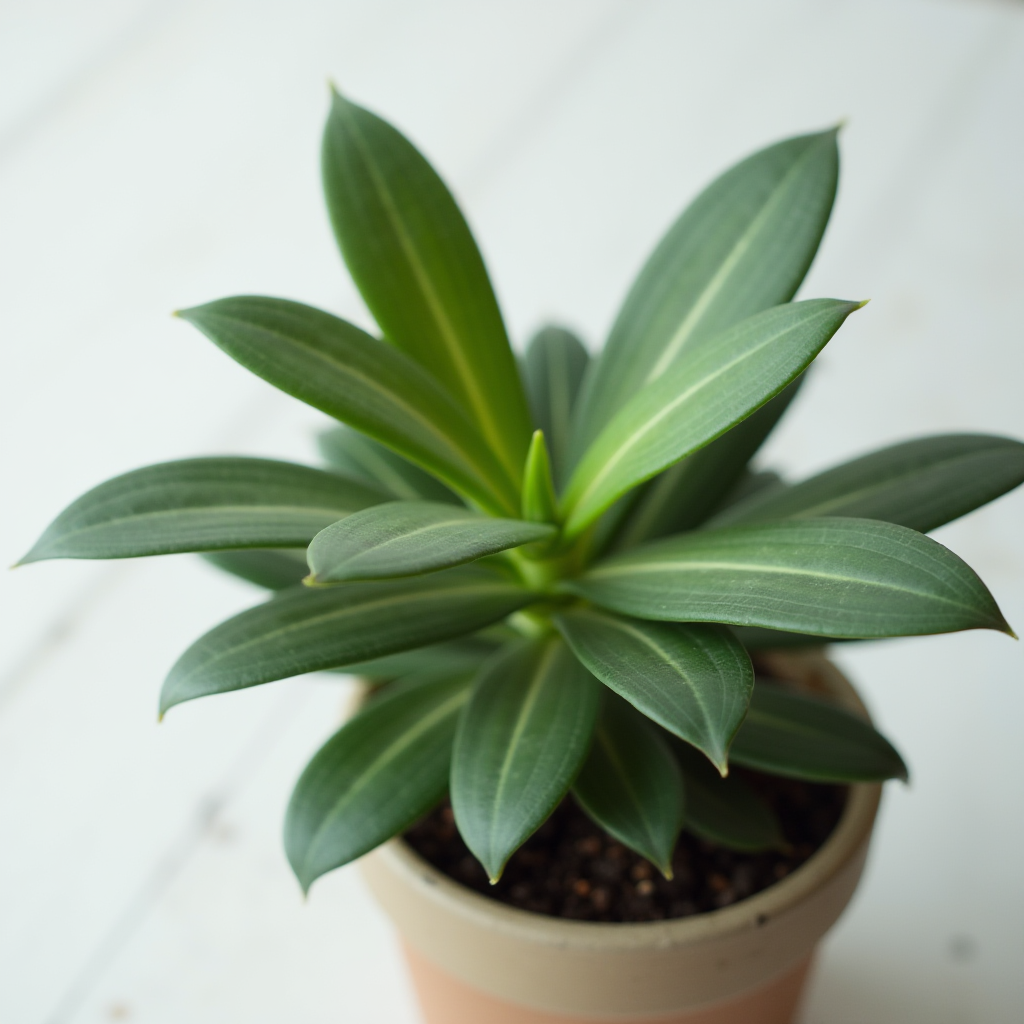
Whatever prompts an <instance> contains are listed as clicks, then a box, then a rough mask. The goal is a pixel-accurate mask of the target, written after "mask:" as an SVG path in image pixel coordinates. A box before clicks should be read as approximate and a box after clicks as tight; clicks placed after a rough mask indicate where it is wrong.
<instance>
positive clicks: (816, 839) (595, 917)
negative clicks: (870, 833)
mask: <svg viewBox="0 0 1024 1024" xmlns="http://www.w3.org/2000/svg"><path fill="white" fill-rule="evenodd" d="M739 773H740V772H739V771H737V774H739ZM742 774H743V777H744V778H745V779H746V780H747V781H748V782H749V783H751V784H752V785H754V786H755V787H756V788H757V790H758V791H759V792H760V794H761V795H762V796H763V797H764V798H765V799H766V800H768V801H769V802H770V803H771V805H772V806H773V807H774V809H775V812H776V814H778V815H779V818H780V820H781V822H782V828H783V832H784V833H785V836H786V839H787V841H788V842H789V844H790V848H789V849H788V850H787V851H786V852H780V851H776V850H772V851H767V852H764V853H739V852H736V851H734V850H728V849H726V848H724V847H722V846H718V845H716V844H715V843H710V842H707V841H706V840H703V839H698V838H697V837H696V836H692V835H690V834H689V833H686V832H684V833H683V834H682V835H681V836H680V838H679V842H678V843H677V845H676V851H675V856H674V857H673V860H672V867H673V872H674V874H675V877H674V878H673V880H672V881H667V880H666V879H665V878H663V877H662V876H661V874H660V873H659V872H658V870H657V869H656V868H655V867H654V866H653V865H651V864H650V863H649V862H648V861H646V860H645V859H644V858H643V857H640V856H639V855H638V854H635V853H633V851H632V850H629V849H627V848H626V847H625V846H623V845H622V844H621V843H619V842H618V841H617V840H615V839H613V838H612V837H611V836H609V835H608V834H607V833H606V832H604V831H602V830H601V829H600V828H599V827H598V826H597V825H595V824H594V823H593V822H592V821H591V820H590V819H589V818H588V817H587V816H586V815H585V814H584V813H583V811H581V810H580V808H579V807H578V806H577V805H576V803H575V802H574V801H573V800H572V798H571V797H567V798H566V799H565V800H564V801H563V802H562V804H561V805H560V806H559V807H558V808H557V809H556V810H555V812H554V814H552V815H551V817H550V818H549V819H548V820H547V821H546V822H545V823H544V824H543V825H542V826H541V827H540V829H539V830H538V831H537V832H536V833H535V834H534V835H533V836H531V838H530V839H528V840H527V842H526V844H525V845H524V846H523V847H521V848H520V849H519V850H518V851H517V852H516V853H515V854H514V855H513V857H512V859H511V860H510V861H509V863H508V866H507V867H506V868H505V873H504V874H503V875H502V878H501V881H499V882H498V884H497V885H490V884H489V883H488V881H487V875H486V873H485V872H484V869H483V868H482V867H481V866H480V864H479V862H478V861H477V860H476V858H475V857H474V856H473V855H472V854H471V853H470V852H469V850H468V849H467V847H466V845H465V843H463V841H462V838H461V836H460V835H459V833H458V830H457V829H456V828H455V819H454V816H453V814H452V809H451V805H450V804H448V803H447V802H445V803H444V804H442V805H441V806H440V807H438V808H437V809H436V810H435V811H433V812H432V813H431V814H429V815H428V816H427V817H426V818H424V819H422V820H421V821H420V822H418V823H417V824H416V825H414V826H413V827H412V828H411V829H410V830H409V831H408V832H406V834H405V839H406V840H407V841H408V843H409V844H410V845H411V846H412V847H413V849H415V850H416V851H417V853H419V855H420V856H421V857H423V858H424V859H425V860H427V861H429V862H430V863H431V864H433V865H434V867H436V868H438V869H439V870H440V871H443V872H444V873H445V874H446V875H448V876H449V877H451V878H453V879H455V881H457V882H461V883H462V884H463V885H465V886H468V887H469V888H470V889H475V890H476V891H477V892H479V893H482V894H483V895H484V896H489V897H490V898H491V899H496V900H500V901H501V902H503V903H508V904H510V905H511V906H513V907H519V908H521V909H523V910H531V911H533V912H535V913H538V914H548V915H551V916H553V917H566V918H571V919H574V920H578V921H617V922H626V921H661V920H665V919H666V918H673V917H688V916H689V915H691V914H700V913H703V912H705V911H708V910H717V909H719V908H720V907H727V906H729V904H730V903H735V902H736V901H737V900H741V899H743V898H744V897H746V896H752V895H753V894H754V893H756V892H760V891H761V890H762V889H766V888H768V886H770V885H772V884H773V883H774V882H777V881H779V880H780V879H783V878H785V877H786V875H788V874H789V873H790V872H791V871H793V870H795V869H796V868H798V867H799V866H800V865H801V864H803V862H804V861H805V860H807V859H808V858H809V857H810V856H811V855H812V854H813V853H814V852H815V851H816V850H817V849H818V848H819V847H820V846H821V845H822V843H824V841H825V840H826V839H827V838H828V836H829V834H830V833H831V832H832V830H833V828H835V826H836V823H837V822H838V821H839V816H840V814H841V813H842V809H843V804H844V802H845V799H846V788H845V787H844V786H823V785H815V784H812V783H807V782H797V781H795V780H791V779H781V778H778V777H776V776H769V775H761V774H760V773H756V772H745V771H744V772H742Z"/></svg>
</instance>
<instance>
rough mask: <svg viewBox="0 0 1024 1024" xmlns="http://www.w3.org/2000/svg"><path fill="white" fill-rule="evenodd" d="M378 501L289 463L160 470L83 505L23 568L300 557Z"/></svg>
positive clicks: (212, 463) (60, 520)
mask: <svg viewBox="0 0 1024 1024" xmlns="http://www.w3.org/2000/svg"><path fill="white" fill-rule="evenodd" d="M383 500H385V495H384V494H382V493H381V492H380V491H375V490H371V489H370V488H368V487H365V486H363V485H362V484H357V483H355V482H354V481H349V480H343V479H342V478H341V477H338V476H335V475H334V474H333V473H325V472H323V470H319V469H311V468H309V467H308V466H297V465H295V464H294V463H290V462H275V461H273V460H271V459H244V458H212V459H183V460H181V461H180V462H164V463H160V464H159V465H156V466H146V467H145V468H144V469H136V470H133V471H132V472H130V473H125V474H124V475H122V476H118V477H114V479H113V480H108V481H107V482H106V483H102V484H100V485H99V486H98V487H94V488H93V489H92V490H91V491H88V492H87V493H86V494H84V495H82V497H81V498H79V499H78V500H77V501H74V502H72V503H71V504H70V505H69V506H68V507H67V508H66V509H65V510H64V511H63V512H61V514H60V515H59V516H58V517H57V518H56V519H55V520H54V521H53V522H52V523H51V524H50V525H49V526H48V527H47V528H46V531H45V532H44V533H43V535H42V536H41V537H40V538H39V540H37V541H36V543H35V545H34V546H33V548H32V550H31V551H29V553H28V554H27V555H25V557H24V558H22V560H21V562H22V563H26V562H38V561H40V560H41V559H44V558H135V557H137V556H140V555H167V554H174V553H176V552H181V551H210V550H215V549H218V548H262V547H305V546H306V545H307V544H308V543H309V542H310V541H311V540H312V539H313V537H315V536H316V534H317V533H319V532H320V530H322V529H323V528H324V527H325V526H327V525H328V524H330V523H333V522H335V521H337V520H338V519H342V518H344V517H345V516H347V515H348V514H349V513H351V512H355V511H356V510H357V509H363V508H366V507H367V506H369V505H374V504H376V503H377V502H379V501H383Z"/></svg>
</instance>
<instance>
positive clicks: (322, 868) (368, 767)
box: [284, 677, 469, 892]
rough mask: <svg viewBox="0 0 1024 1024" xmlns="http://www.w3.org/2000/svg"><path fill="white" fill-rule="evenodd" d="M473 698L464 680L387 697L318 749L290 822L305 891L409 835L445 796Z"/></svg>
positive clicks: (289, 839)
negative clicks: (463, 717)
mask: <svg viewBox="0 0 1024 1024" xmlns="http://www.w3.org/2000/svg"><path fill="white" fill-rule="evenodd" d="M468 696H469V679H468V678H465V677H464V678H461V679H460V678H456V679H447V680H444V681H442V682H435V683H430V684H426V685H423V686H418V687H415V688H411V689H408V690H405V691H404V692H400V693H395V694H393V695H390V696H387V697H381V699H379V700H377V701H374V702H373V704H372V705H370V706H369V707H367V708H366V709H365V710H364V711H362V712H361V713H360V714H358V715H356V717H355V718H353V719H352V720H351V721H350V722H349V723H348V724H347V725H345V726H343V727H342V728H341V729H340V730H338V732H336V733H335V734H334V735H333V736H332V737H331V738H330V739H329V740H328V741H327V742H326V743H325V744H324V745H323V746H322V747H321V748H320V750H319V751H317V753H316V755H315V756H314V757H313V759H312V760H311V761H310V762H309V764H308V765H307V767H306V770H305V771H304V772H303V773H302V775H301V776H300V777H299V781H298V782H297V783H296V785H295V790H294V791H293V793H292V798H291V801H290V802H289V804H288V812H287V814H286V816H285V822H284V846H285V852H286V853H287V855H288V860H289V862H290V863H291V866H292V870H293V871H294V872H295V875H296V877H297V878H298V880H299V884H300V885H301V886H302V889H303V892H307V891H308V890H309V887H310V885H312V883H313V882H314V881H315V880H316V879H317V878H319V877H320V876H321V875H323V874H326V873H327V872H328V871H333V870H334V869H335V868H340V867H341V866H342V865H343V864H348V863H349V862H350V861H353V860H355V859H356V858H357V857H361V856H362V855H363V854H364V853H368V852H369V851H370V850H372V849H373V848H374V847H376V846H379V845H380V844H381V843H383V842H385V841H387V840H388V839H390V838H391V837H392V836H394V835H397V834H399V833H400V832H402V831H404V830H405V829H406V828H408V827H409V826H410V825H411V824H412V823H413V822H414V821H416V819H417V818H419V817H421V816H422V815H424V814H426V813H427V811H429V810H430V809H431V807H433V806H434V804H436V803H437V802H438V801H439V800H440V799H441V797H443V796H444V793H445V790H446V789H447V788H448V769H449V765H450V763H451V753H452V740H453V738H454V736H455V726H456V722H457V721H458V716H459V712H460V711H461V710H462V706H463V705H464V704H465V702H466V699H467V697H468Z"/></svg>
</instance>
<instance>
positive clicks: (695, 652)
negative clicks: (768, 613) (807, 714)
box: [555, 608, 754, 772]
mask: <svg viewBox="0 0 1024 1024" xmlns="http://www.w3.org/2000/svg"><path fill="white" fill-rule="evenodd" d="M555 623H556V625H557V626H558V628H559V630H560V631H561V632H562V635H563V636H564V637H565V638H566V640H567V641H568V643H569V646H570V647H572V649H573V652H574V653H575V655H576V657H578V658H579V659H580V661H582V662H583V664H584V665H586V666H587V668H589V669H590V671H591V672H593V673H594V675H595V676H597V678H598V679H600V680H601V682H603V683H604V684H605V685H606V686H608V687H610V688H611V689H612V690H614V691H615V692H616V693H618V694H619V695H620V696H622V697H624V698H625V699H626V700H627V701H629V703H630V704H632V705H633V706H634V707H636V708H637V709H638V710H640V711H642V712H643V713H644V714H645V715H647V716H648V717H649V718H651V719H652V720H653V721H655V722H657V723H658V724H659V725H661V726H663V727H664V728H666V729H668V731H669V732H672V733H675V734H676V736H679V737H680V738H681V739H684V740H686V741H687V742H688V743H692V744H693V745H694V746H695V747H697V748H698V749H699V750H702V751H703V752H704V753H705V754H706V755H707V757H708V758H709V759H710V760H711V761H712V762H713V763H714V764H715V765H716V766H717V767H718V769H719V770H720V771H722V772H725V770H726V767H727V765H728V753H729V744H730V743H731V742H732V739H733V736H735V735H736V730H737V729H738V728H739V726H740V722H742V721H743V716H744V715H745V714H746V712H747V703H748V702H749V700H750V693H751V691H752V690H753V688H754V669H753V667H752V666H751V664H750V658H749V657H748V656H747V652H746V651H745V650H744V649H743V647H742V645H741V644H740V643H739V642H738V641H737V640H736V639H735V638H734V637H733V635H732V634H731V633H730V632H729V631H728V630H727V629H726V628H725V627H723V626H714V625H709V624H705V623H675V622H669V623H664V622H645V621H643V620H641V619H629V618H625V617H623V616H621V615H614V614H610V613H608V612H604V611H601V610H600V609H599V608H570V609H567V610H566V611H564V612H560V613H559V614H557V615H556V616H555Z"/></svg>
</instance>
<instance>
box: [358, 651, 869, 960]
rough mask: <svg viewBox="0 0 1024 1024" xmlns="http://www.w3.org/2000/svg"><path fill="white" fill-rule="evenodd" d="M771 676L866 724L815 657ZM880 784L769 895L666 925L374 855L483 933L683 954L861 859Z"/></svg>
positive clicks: (400, 856) (785, 659)
mask: <svg viewBox="0 0 1024 1024" xmlns="http://www.w3.org/2000/svg"><path fill="white" fill-rule="evenodd" d="M764 661H765V662H766V667H767V669H768V671H769V672H772V673H773V674H777V677H779V678H782V679H785V680H788V681H791V682H793V683H795V684H796V685H798V686H800V687H801V688H805V689H807V690H810V691H812V692H814V691H817V692H819V693H823V694H828V695H829V696H830V697H831V698H832V699H834V700H836V701H837V702H838V703H839V704H840V705H841V706H845V707H846V708H847V709H848V710H851V711H853V712H854V713H859V714H861V715H863V716H864V718H866V719H867V720H868V721H870V715H869V713H868V710H867V708H866V707H865V706H864V704H863V702H862V701H861V699H860V695H859V694H858V693H857V691H856V689H854V687H853V685H852V684H851V683H850V681H849V680H848V679H847V678H846V677H845V676H844V675H843V673H842V672H841V671H840V670H839V669H838V668H837V667H836V666H835V664H834V663H833V662H831V661H829V660H828V658H827V657H825V656H824V652H823V651H822V650H820V649H817V648H813V649H809V650H805V651H800V652H797V651H777V652H766V653H765V655H764ZM881 794H882V783H869V782H856V783H851V784H849V785H848V787H847V799H846V804H845V806H844V807H843V812H842V815H841V816H840V818H839V822H838V823H837V825H836V827H835V828H834V829H833V830H832V834H831V835H830V836H829V837H828V839H826V840H825V842H824V843H823V844H822V845H821V847H820V848H819V849H818V850H817V851H815V853H814V854H813V855H812V856H811V857H810V858H809V859H808V860H806V861H805V862H804V863H803V864H801V865H800V867H799V868H797V869H796V870H795V871H793V872H792V873H791V874H789V875H787V876H786V877H785V878H783V879H782V880H781V881H778V882H776V883H775V884H773V885H770V886H769V887H768V888H767V889H762V890H761V892H759V893H755V894H754V895H753V896H748V897H746V898H744V899H742V900H739V901H738V902H737V903H733V904H731V905H730V906H728V907H722V908H720V909H718V910H710V911H705V912H703V913H700V914H693V915H690V916H689V917H678V918H671V919H669V920H667V921H637V922H612V921H572V920H568V919H566V918H562V917H551V916H548V915H546V914H538V913H536V912H534V911H530V910H522V909H520V908H519V907H513V906H510V905H509V904H507V903H502V902H500V901H499V900H496V899H492V898H490V897H489V896H484V895H482V894H481V893H478V892H476V891H474V890H473V889H469V888H467V887H466V886H464V885H462V884H461V883H459V882H456V881H455V880H454V879H453V878H451V877H450V876H448V875H446V874H445V873H444V872H442V871H440V870H438V869H437V868H435V867H434V866H433V865H432V864H430V863H429V862H428V861H426V860H424V859H423V858H422V857H420V855H419V854H418V853H416V852H415V851H414V850H413V849H412V847H411V846H409V844H408V843H406V842H405V841H404V840H403V839H402V838H401V837H400V836H399V837H395V838H394V839H391V840H389V841H388V842H387V843H385V844H384V845H383V846H380V847H378V848H377V850H376V851H375V852H374V854H373V856H374V857H380V858H382V860H383V861H384V862H385V863H386V864H387V866H388V867H389V868H390V869H391V870H392V871H394V872H397V873H398V874H399V875H400V876H404V878H405V879H406V881H407V882H408V883H409V884H410V885H411V886H412V887H413V888H414V889H416V890H417V891H418V892H419V893H420V894H421V895H422V896H423V898H425V899H427V900H428V901H431V902H433V903H435V904H438V905H444V906H445V909H446V910H447V911H448V912H449V913H451V914H454V915H455V916H457V917H461V918H463V919H465V920H466V921H467V923H475V924H477V925H483V926H484V927H486V928H487V929H489V930H491V931H496V932H498V933H501V934H505V935H507V936H508V937H509V938H515V939H517V940H519V941H525V942H530V943H539V944H540V945H546V946H549V947H557V948H562V949H565V948H569V949H578V950H605V951H612V950H622V951H627V950H636V951H640V950H645V949H665V948H669V947H684V946H690V945H697V944H700V943H705V942H708V941H709V940H718V939H725V938H727V937H728V936H730V935H736V934H739V933H742V932H745V931H748V930H754V929H757V928H760V927H762V926H764V925H766V924H767V923H768V922H769V921H771V920H774V919H777V918H779V917H780V916H783V915H785V914H787V913H788V912H791V911H793V910H794V909H795V908H797V907H799V906H800V904H801V903H802V902H804V901H805V900H806V899H807V898H808V897H810V896H811V895H812V894H813V893H814V892H816V891H818V890H820V889H822V888H823V887H824V886H826V885H827V884H828V882H829V881H830V880H831V879H832V878H834V877H835V876H836V875H837V874H839V873H840V872H841V871H843V870H844V869H845V868H846V867H847V865H849V864H850V863H851V862H852V861H854V860H855V859H856V858H857V857H858V856H861V858H863V851H864V850H865V848H866V846H867V844H868V842H869V841H870V838H871V831H872V828H873V826H874V821H875V815H876V814H877V812H878V805H879V802H880V800H881Z"/></svg>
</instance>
